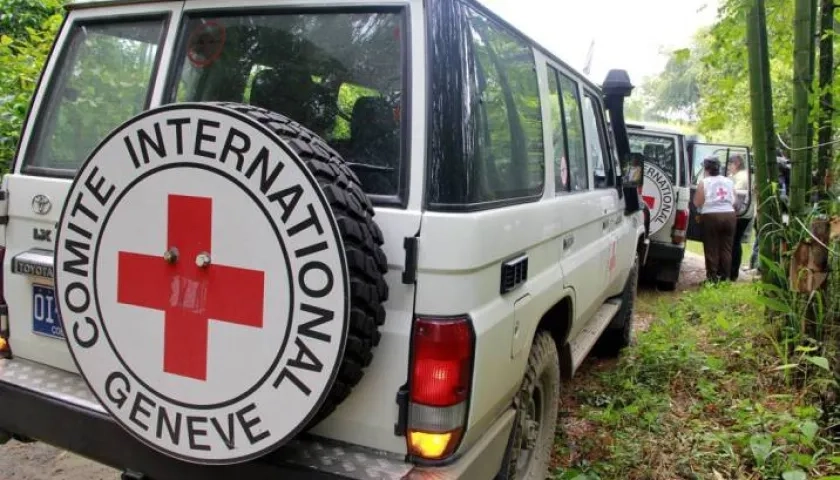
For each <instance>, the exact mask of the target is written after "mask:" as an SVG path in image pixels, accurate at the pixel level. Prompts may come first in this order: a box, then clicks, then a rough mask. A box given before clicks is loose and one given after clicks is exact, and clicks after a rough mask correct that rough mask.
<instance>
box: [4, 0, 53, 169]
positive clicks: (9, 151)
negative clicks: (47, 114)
mask: <svg viewBox="0 0 840 480" xmlns="http://www.w3.org/2000/svg"><path fill="white" fill-rule="evenodd" d="M0 12H2V13H0V65H2V68H0V173H2V172H5V170H6V169H7V168H8V166H9V163H10V162H11V160H12V157H13V156H14V152H15V148H16V146H17V142H18V138H19V136H20V129H21V126H22V123H23V118H24V117H25V116H26V111H27V109H28V108H29V102H30V98H31V96H32V94H33V91H34V89H35V85H36V84H37V83H38V78H39V77H40V75H41V69H42V67H43V64H44V60H45V59H46V57H47V55H48V54H49V51H50V48H51V46H52V43H53V39H54V37H55V35H56V33H57V32H58V28H59V27H60V25H61V21H62V13H63V12H62V10H61V2H59V1H58V0H0Z"/></svg>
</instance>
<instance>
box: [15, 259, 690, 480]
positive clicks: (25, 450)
mask: <svg viewBox="0 0 840 480" xmlns="http://www.w3.org/2000/svg"><path fill="white" fill-rule="evenodd" d="M704 278H705V270H704V267H703V257H700V256H698V255H695V254H692V253H690V252H687V253H686V258H685V261H684V262H683V270H682V273H681V274H680V283H679V285H678V287H677V292H675V294H679V292H681V291H684V290H686V289H689V288H693V287H696V286H697V285H698V284H700V282H702V281H703V279H704ZM640 295H643V296H649V295H650V296H655V295H660V293H658V292H655V291H652V290H649V289H645V290H643V291H641V292H640ZM651 320H652V319H651V318H638V321H637V322H636V327H637V328H646V326H647V325H649V323H650V321H651ZM116 478H119V472H118V471H116V470H113V469H110V468H107V467H103V466H102V465H99V464H96V463H93V462H91V461H88V460H86V459H84V458H81V457H79V456H77V455H74V454H71V453H68V452H64V451H62V450H58V449H55V448H53V447H50V446H48V445H44V444H42V443H33V444H21V443H19V442H14V441H13V442H10V443H8V444H7V445H5V446H3V447H0V480H59V479H60V480H114V479H116Z"/></svg>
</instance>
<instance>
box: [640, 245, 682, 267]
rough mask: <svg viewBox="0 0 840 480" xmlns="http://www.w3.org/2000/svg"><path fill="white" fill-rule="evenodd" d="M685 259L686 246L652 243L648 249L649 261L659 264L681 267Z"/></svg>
mask: <svg viewBox="0 0 840 480" xmlns="http://www.w3.org/2000/svg"><path fill="white" fill-rule="evenodd" d="M684 257H685V244H682V245H674V244H673V243H661V242H656V241H651V242H650V248H649V249H648V261H656V262H657V263H674V264H676V265H679V264H680V263H682V261H683V258H684Z"/></svg>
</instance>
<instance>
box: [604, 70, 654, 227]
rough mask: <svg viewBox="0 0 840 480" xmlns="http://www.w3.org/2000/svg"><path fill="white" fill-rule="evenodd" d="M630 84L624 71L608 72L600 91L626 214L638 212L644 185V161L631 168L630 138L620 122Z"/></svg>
mask: <svg viewBox="0 0 840 480" xmlns="http://www.w3.org/2000/svg"><path fill="white" fill-rule="evenodd" d="M633 88H635V87H633V83H632V82H631V81H630V75H629V74H628V73H627V71H626V70H610V71H609V72H608V73H607V78H606V80H604V83H603V85H602V86H601V89H602V90H603V92H604V104H605V105H606V107H607V111H609V113H610V125H611V127H612V129H613V137H614V138H615V143H616V150H617V153H618V159H619V165H620V167H621V171H622V172H623V175H621V176H619V177H618V178H617V180H618V183H619V187H620V188H621V194H622V196H623V197H624V205H625V211H626V213H633V212H638V211H639V210H641V209H642V196H641V193H640V191H641V186H642V185H643V183H644V178H645V177H644V159H642V160H641V161H639V160H638V159H637V160H636V163H637V164H638V165H637V166H638V167H640V168H634V165H633V159H632V158H631V154H630V138H629V137H628V136H627V124H626V123H625V120H624V99H625V98H627V97H629V96H630V94H631V93H633Z"/></svg>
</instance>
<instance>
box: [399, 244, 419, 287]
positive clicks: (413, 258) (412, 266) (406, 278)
mask: <svg viewBox="0 0 840 480" xmlns="http://www.w3.org/2000/svg"><path fill="white" fill-rule="evenodd" d="M419 243H420V239H418V238H417V237H406V238H405V241H404V242H403V248H404V249H405V270H403V275H402V283H403V284H405V285H413V284H415V283H416V282H417V248H418V246H419V245H418V244H419Z"/></svg>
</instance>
